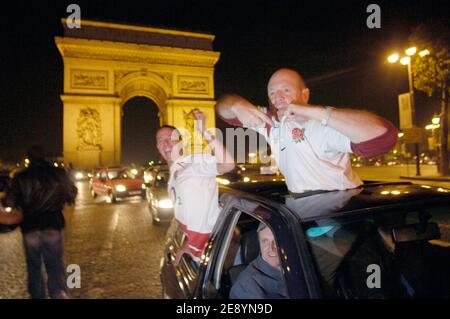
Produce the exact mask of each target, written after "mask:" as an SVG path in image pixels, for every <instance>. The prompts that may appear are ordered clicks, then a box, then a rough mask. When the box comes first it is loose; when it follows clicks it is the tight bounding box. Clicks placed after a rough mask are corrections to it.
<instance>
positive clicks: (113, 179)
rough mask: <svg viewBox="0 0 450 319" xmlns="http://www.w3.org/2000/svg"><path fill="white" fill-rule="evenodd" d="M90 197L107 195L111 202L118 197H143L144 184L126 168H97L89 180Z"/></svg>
mask: <svg viewBox="0 0 450 319" xmlns="http://www.w3.org/2000/svg"><path fill="white" fill-rule="evenodd" d="M90 191H91V195H92V197H94V198H95V197H97V195H104V196H108V198H109V201H110V202H111V203H115V202H116V201H117V199H118V198H126V197H131V196H141V197H142V198H145V184H144V180H143V179H141V178H136V177H135V176H134V174H132V173H131V172H130V171H129V170H128V169H125V168H121V167H113V168H111V167H107V168H104V169H100V170H97V171H96V172H95V176H93V177H92V179H91V181H90Z"/></svg>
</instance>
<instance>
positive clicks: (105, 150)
mask: <svg viewBox="0 0 450 319" xmlns="http://www.w3.org/2000/svg"><path fill="white" fill-rule="evenodd" d="M62 24H63V28H64V37H56V38H55V42H56V45H57V47H58V50H59V51H60V53H61V55H62V57H63V60H64V94H62V95H61V100H62V102H63V106H64V123H63V127H64V136H63V144H64V150H63V152H64V154H63V155H64V160H65V161H66V162H72V163H73V164H74V165H75V166H76V167H83V168H95V167H98V166H104V165H119V164H120V156H121V114H122V109H121V108H122V106H123V105H124V104H125V103H126V102H127V101H128V100H130V99H131V98H133V97H136V96H143V97H147V98H149V99H150V100H152V101H154V102H155V104H156V105H157V107H158V116H159V121H160V124H169V125H174V126H177V127H185V125H186V123H185V114H186V113H187V112H189V111H190V110H191V109H192V108H200V109H202V110H203V111H204V112H205V113H206V115H207V126H208V127H214V126H215V113H214V104H215V101H214V66H215V64H216V62H217V61H218V59H219V56H220V53H219V52H215V51H214V50H213V48H212V42H213V39H214V36H213V35H211V34H205V33H194V32H189V31H178V30H172V29H170V30H169V29H161V28H153V27H142V26H132V25H124V24H115V23H105V22H99V21H88V20H83V21H82V28H80V29H70V28H68V27H67V23H66V20H65V19H62ZM94 115H95V116H94ZM80 123H82V124H84V126H81V124H80ZM86 123H88V124H89V123H94V124H95V125H90V126H89V125H87V124H86ZM84 127H89V129H90V131H89V132H87V133H86V134H84V132H83V130H85V128H84ZM91 127H94V128H95V129H92V128H91ZM88 133H89V134H88ZM92 136H94V137H95V139H94V138H91V137H92ZM88 137H89V138H88ZM80 139H82V140H81V141H80ZM86 140H87V141H88V142H86ZM91 140H92V141H91ZM94 140H95V141H94ZM91 144H92V145H91Z"/></svg>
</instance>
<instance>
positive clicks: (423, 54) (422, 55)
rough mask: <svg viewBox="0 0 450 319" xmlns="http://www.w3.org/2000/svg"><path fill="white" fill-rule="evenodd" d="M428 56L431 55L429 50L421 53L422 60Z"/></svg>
mask: <svg viewBox="0 0 450 319" xmlns="http://www.w3.org/2000/svg"><path fill="white" fill-rule="evenodd" d="M428 54H430V51H428V50H422V51H420V52H419V56H420V57H421V58H423V57H424V56H426V55H428Z"/></svg>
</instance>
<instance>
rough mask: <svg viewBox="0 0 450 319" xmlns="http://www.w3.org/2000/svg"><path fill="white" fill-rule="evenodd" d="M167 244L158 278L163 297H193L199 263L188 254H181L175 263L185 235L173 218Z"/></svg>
mask: <svg viewBox="0 0 450 319" xmlns="http://www.w3.org/2000/svg"><path fill="white" fill-rule="evenodd" d="M167 238H168V241H167V245H166V248H165V251H164V256H163V257H162V260H161V269H160V278H161V284H162V287H163V291H162V294H163V297H164V298H165V299H192V298H194V297H195V289H196V286H197V279H198V274H199V271H200V265H199V263H197V262H195V261H194V260H193V259H192V257H191V256H190V255H189V254H183V256H182V258H181V259H180V263H179V264H178V265H175V258H176V256H177V253H178V252H179V251H180V250H181V248H182V247H183V244H184V243H185V241H186V236H185V234H184V232H183V231H182V229H181V228H180V227H179V224H178V222H177V221H176V220H175V219H174V220H173V221H172V223H171V225H170V227H169V229H168V231H167Z"/></svg>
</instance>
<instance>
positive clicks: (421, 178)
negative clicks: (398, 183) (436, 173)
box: [399, 176, 450, 182]
mask: <svg viewBox="0 0 450 319" xmlns="http://www.w3.org/2000/svg"><path fill="white" fill-rule="evenodd" d="M399 178H401V179H410V180H415V181H417V180H421V181H436V182H450V178H449V177H420V176H419V177H415V176H400V177H399Z"/></svg>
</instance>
